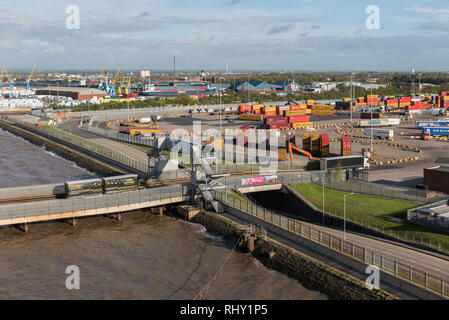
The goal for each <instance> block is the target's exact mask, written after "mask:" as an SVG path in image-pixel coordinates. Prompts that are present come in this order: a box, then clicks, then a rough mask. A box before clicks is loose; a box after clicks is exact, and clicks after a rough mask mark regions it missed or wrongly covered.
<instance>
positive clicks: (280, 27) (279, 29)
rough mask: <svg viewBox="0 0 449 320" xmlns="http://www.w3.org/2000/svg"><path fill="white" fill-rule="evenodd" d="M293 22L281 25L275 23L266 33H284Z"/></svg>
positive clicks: (291, 26) (290, 27)
mask: <svg viewBox="0 0 449 320" xmlns="http://www.w3.org/2000/svg"><path fill="white" fill-rule="evenodd" d="M293 26H294V25H293V23H287V24H283V25H276V26H274V27H272V28H271V29H270V30H269V31H268V32H267V34H270V35H274V34H279V33H284V32H287V31H290V30H291V29H292V28H293Z"/></svg>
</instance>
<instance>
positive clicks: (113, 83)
mask: <svg viewBox="0 0 449 320" xmlns="http://www.w3.org/2000/svg"><path fill="white" fill-rule="evenodd" d="M121 68H122V66H121V65H120V66H119V67H118V69H117V72H116V73H115V74H114V79H113V80H112V85H113V86H114V87H115V84H116V82H117V80H118V78H119V75H120V69H121Z"/></svg>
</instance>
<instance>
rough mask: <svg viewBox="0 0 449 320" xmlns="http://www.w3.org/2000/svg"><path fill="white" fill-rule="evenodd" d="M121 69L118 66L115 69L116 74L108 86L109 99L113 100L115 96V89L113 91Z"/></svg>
mask: <svg viewBox="0 0 449 320" xmlns="http://www.w3.org/2000/svg"><path fill="white" fill-rule="evenodd" d="M121 68H122V66H121V65H120V66H119V67H118V69H117V72H116V73H115V74H114V78H113V79H112V81H111V83H110V86H109V97H111V98H115V96H116V93H117V91H116V89H115V84H116V83H117V80H118V78H119V76H120V69H121Z"/></svg>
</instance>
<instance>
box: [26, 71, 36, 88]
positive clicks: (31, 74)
mask: <svg viewBox="0 0 449 320" xmlns="http://www.w3.org/2000/svg"><path fill="white" fill-rule="evenodd" d="M35 70H36V65H34V66H33V70H31V73H30V75H29V76H28V79H27V80H26V81H25V83H26V86H27V90H31V86H30V84H31V77H32V76H33V74H34V71H35Z"/></svg>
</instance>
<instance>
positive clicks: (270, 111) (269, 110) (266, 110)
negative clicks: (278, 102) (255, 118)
mask: <svg viewBox="0 0 449 320" xmlns="http://www.w3.org/2000/svg"><path fill="white" fill-rule="evenodd" d="M260 112H261V113H262V114H264V115H265V116H266V117H273V116H276V107H266V106H264V107H261V108H260Z"/></svg>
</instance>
